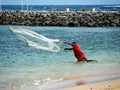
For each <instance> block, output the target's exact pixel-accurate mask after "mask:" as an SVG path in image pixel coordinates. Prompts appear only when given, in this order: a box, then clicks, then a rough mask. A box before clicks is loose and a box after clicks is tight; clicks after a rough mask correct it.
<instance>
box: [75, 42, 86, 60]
mask: <svg viewBox="0 0 120 90" xmlns="http://www.w3.org/2000/svg"><path fill="white" fill-rule="evenodd" d="M73 52H74V55H75V57H76V58H77V59H78V62H79V61H85V60H86V59H87V58H86V56H85V54H84V53H83V52H82V51H81V49H80V46H79V45H78V44H73Z"/></svg>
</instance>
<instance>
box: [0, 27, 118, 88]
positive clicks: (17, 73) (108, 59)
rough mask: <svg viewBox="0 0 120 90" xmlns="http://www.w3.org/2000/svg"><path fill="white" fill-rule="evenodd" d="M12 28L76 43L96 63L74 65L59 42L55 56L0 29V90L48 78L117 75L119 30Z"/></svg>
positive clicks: (68, 53) (41, 81)
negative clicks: (58, 48)
mask: <svg viewBox="0 0 120 90" xmlns="http://www.w3.org/2000/svg"><path fill="white" fill-rule="evenodd" d="M11 27H13V28H16V27H20V28H24V29H29V30H33V31H35V32H37V33H39V34H42V35H44V36H46V37H48V38H53V39H59V40H60V41H62V42H63V41H67V42H72V41H76V42H78V43H79V45H80V46H81V49H82V50H83V52H84V53H85V54H86V56H87V58H89V59H95V60H98V63H84V64H83V63H76V61H77V60H76V58H75V57H74V55H73V52H72V51H64V48H65V47H70V46H68V45H64V44H62V43H58V45H59V46H60V48H61V50H60V52H57V53H55V52H48V51H44V50H38V49H36V48H33V47H28V46H27V45H26V44H25V43H24V42H22V41H21V40H19V38H17V36H15V35H14V34H13V33H11V32H10V31H9V29H8V26H0V90H10V89H15V90H19V89H20V88H22V87H24V86H29V85H33V86H35V84H36V82H40V83H39V84H43V83H44V82H45V80H48V79H49V80H59V79H61V78H65V77H73V76H86V75H87V76H88V75H95V74H103V73H104V74H105V73H118V72H120V70H119V69H120V27H106V28H102V27H101V28H99V27H97V28H85V27H79V28H75V27H30V26H29V27H28V26H11ZM36 90H37V89H36Z"/></svg>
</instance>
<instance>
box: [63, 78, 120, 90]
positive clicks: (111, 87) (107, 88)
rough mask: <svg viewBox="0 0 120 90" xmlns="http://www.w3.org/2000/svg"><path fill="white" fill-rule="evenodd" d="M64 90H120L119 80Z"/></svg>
mask: <svg viewBox="0 0 120 90" xmlns="http://www.w3.org/2000/svg"><path fill="white" fill-rule="evenodd" d="M64 90H120V79H118V80H110V81H104V82H99V83H94V84H85V85H80V86H76V87H71V88H66V89H64Z"/></svg>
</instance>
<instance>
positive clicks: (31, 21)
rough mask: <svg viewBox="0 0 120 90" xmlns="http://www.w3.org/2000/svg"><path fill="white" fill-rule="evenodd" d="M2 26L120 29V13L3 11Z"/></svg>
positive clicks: (0, 13)
mask: <svg viewBox="0 0 120 90" xmlns="http://www.w3.org/2000/svg"><path fill="white" fill-rule="evenodd" d="M0 25H25V26H70V27H108V26H115V27H119V26H120V12H93V13H83V12H49V11H44V12H40V11H26V12H25V11H1V12H0Z"/></svg>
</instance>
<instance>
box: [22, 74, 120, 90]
mask: <svg viewBox="0 0 120 90" xmlns="http://www.w3.org/2000/svg"><path fill="white" fill-rule="evenodd" d="M37 84H38V85H37V86H31V85H30V86H27V87H23V88H21V89H20V90H37V88H39V89H40V90H119V89H120V73H117V75H116V73H111V74H103V75H102V74H101V75H94V76H87V77H77V78H76V77H71V78H68V79H63V80H62V79H61V80H59V81H57V82H51V83H48V84H45V85H42V86H39V83H37Z"/></svg>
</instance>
